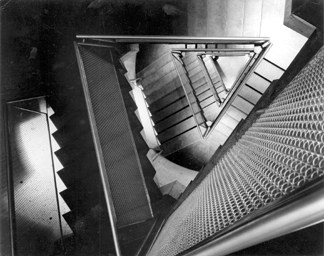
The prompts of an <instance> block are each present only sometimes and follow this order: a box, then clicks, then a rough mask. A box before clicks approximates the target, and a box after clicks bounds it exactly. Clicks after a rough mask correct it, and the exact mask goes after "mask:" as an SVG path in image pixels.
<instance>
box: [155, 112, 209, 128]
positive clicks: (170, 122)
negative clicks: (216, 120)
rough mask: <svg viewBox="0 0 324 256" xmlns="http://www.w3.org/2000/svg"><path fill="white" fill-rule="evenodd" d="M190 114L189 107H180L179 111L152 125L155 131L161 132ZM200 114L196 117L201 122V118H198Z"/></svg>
mask: <svg viewBox="0 0 324 256" xmlns="http://www.w3.org/2000/svg"><path fill="white" fill-rule="evenodd" d="M190 116H192V111H191V109H190V107H189V106H188V107H186V108H184V109H182V110H181V111H179V112H177V113H175V114H174V115H171V116H170V117H168V118H166V119H164V120H163V121H161V122H159V123H158V124H156V125H155V126H154V128H155V130H156V131H157V133H161V132H163V131H164V130H166V129H168V128H170V127H172V126H174V125H175V124H177V123H180V122H181V121H183V120H185V119H187V118H188V117H190ZM199 116H200V115H197V118H198V120H199V121H201V122H203V120H202V119H201V118H199Z"/></svg>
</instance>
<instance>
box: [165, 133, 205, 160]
mask: <svg viewBox="0 0 324 256" xmlns="http://www.w3.org/2000/svg"><path fill="white" fill-rule="evenodd" d="M198 140H201V135H200V133H199V131H198V130H197V128H193V129H191V130H189V131H187V132H185V133H183V134H181V135H180V136H178V137H175V138H174V139H172V140H169V141H168V142H165V143H163V144H162V145H161V149H162V150H163V151H162V155H163V156H168V155H170V154H172V153H173V152H176V151H178V150H180V149H182V148H184V147H186V146H188V145H190V144H192V143H194V142H196V141H198Z"/></svg>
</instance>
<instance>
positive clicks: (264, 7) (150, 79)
mask: <svg viewBox="0 0 324 256" xmlns="http://www.w3.org/2000/svg"><path fill="white" fill-rule="evenodd" d="M284 2H285V1H280V0H275V1H269V0H258V1H252V0H247V1H243V0H238V1H236V0H229V1H221V0H215V1H214V0H203V1H194V0H190V1H189V2H188V35H189V36H211V37H233V36H237V37H258V36H265V37H270V41H271V42H272V43H273V45H272V46H271V48H270V50H269V51H268V53H267V54H266V56H265V58H264V59H263V60H262V61H261V63H260V64H259V66H258V67H257V68H256V70H255V72H254V73H253V74H252V75H251V76H250V78H249V79H248V80H247V81H246V83H245V84H244V86H243V87H242V88H241V90H240V92H239V93H238V95H237V96H236V98H235V100H234V101H233V102H232V103H231V105H230V106H229V108H228V110H227V112H226V113H225V114H224V115H223V116H222V118H221V120H220V121H219V122H218V125H217V126H216V128H215V129H214V130H213V131H212V132H211V133H210V134H209V135H208V139H202V136H201V134H200V132H199V130H198V128H197V125H196V122H195V120H194V116H193V115H192V111H190V108H189V105H188V100H187V99H186V97H185V94H184V90H183V88H182V86H181V80H183V79H181V78H182V76H183V74H179V75H180V77H179V75H178V74H177V72H176V69H175V67H174V63H173V61H172V54H171V52H172V48H175V47H173V46H172V45H169V46H170V50H169V52H168V53H165V51H162V53H161V55H160V57H159V58H158V59H156V60H155V61H154V62H152V63H151V64H150V65H148V66H147V67H145V68H144V69H143V70H141V71H139V72H138V73H137V78H141V80H142V86H143V92H144V94H145V96H146V101H147V103H148V109H149V111H150V113H151V115H152V120H153V123H154V124H155V126H154V128H155V129H156V132H157V138H158V139H159V141H160V143H161V149H162V150H163V151H162V155H164V156H166V157H167V158H168V159H169V160H171V161H174V162H175V163H178V164H181V165H184V166H185V167H189V168H192V169H196V170H199V169H200V168H201V166H203V165H205V164H206V163H207V162H208V161H209V159H210V157H211V156H212V154H213V153H214V152H215V151H216V149H217V148H218V147H219V146H221V145H222V144H224V142H225V141H226V139H227V138H228V136H229V135H230V134H231V132H232V131H233V130H234V129H235V127H236V126H237V124H238V123H239V122H240V120H241V119H244V118H245V117H246V116H247V115H248V114H249V113H250V111H251V110H252V108H253V106H254V105H255V104H256V102H257V101H258V100H259V99H260V97H261V96H262V94H263V93H264V91H265V90H266V89H267V88H268V86H269V85H270V83H271V82H272V81H273V80H275V79H279V78H280V77H281V75H282V74H283V73H284V71H285V69H286V68H287V67H288V66H289V64H290V63H291V61H292V60H293V59H294V57H295V56H296V55H297V53H298V52H299V50H300V49H301V47H302V46H303V44H304V43H305V42H306V40H307V38H305V37H304V36H302V35H300V34H298V33H296V32H294V31H293V30H291V29H289V28H287V27H285V26H284V25H283V13H284V7H285V3H284ZM177 47H178V48H179V46H177ZM182 47H183V48H185V47H189V46H186V45H182ZM191 47H192V45H190V48H191ZM200 47H201V45H195V46H194V48H200ZM208 47H209V46H208V45H206V48H208ZM213 47H216V48H217V47H223V48H224V47H225V48H227V47H228V48H231V47H233V45H231V46H229V45H218V46H217V45H216V46H213ZM163 49H165V46H164V47H163ZM196 56H197V52H195V53H193V52H189V53H186V55H185V56H184V57H183V59H182V60H183V62H184V65H183V66H184V67H185V69H186V71H185V73H187V74H188V75H189V76H188V77H189V78H190V80H191V84H192V86H193V88H194V90H196V96H197V101H198V102H199V103H200V107H201V110H202V111H203V112H204V113H205V116H207V120H205V121H204V122H203V120H199V118H198V124H199V126H200V127H199V128H200V129H201V130H202V132H204V131H205V130H204V129H206V128H208V127H206V126H204V123H206V121H209V120H211V121H212V120H213V119H215V118H216V117H217V115H218V114H219V113H220V110H221V108H222V107H223V106H221V107H219V104H217V103H218V102H217V100H216V99H215V97H212V91H211V90H208V89H207V88H208V86H207V84H206V82H207V80H208V79H209V78H208V75H206V72H205V71H204V70H203V69H202V65H201V64H202V63H200V65H199V59H198V58H197V57H196ZM206 59H207V60H206ZM201 60H202V61H204V64H205V66H206V68H207V71H208V73H209V74H210V75H211V74H213V71H212V69H213V68H214V67H213V66H211V65H210V64H212V62H213V61H214V60H212V59H211V57H210V56H205V57H204V58H201ZM216 61H217V60H216ZM213 75H215V77H213V76H211V77H210V78H211V80H214V81H213V83H215V82H216V81H215V79H217V78H216V74H213ZM214 85H215V84H214ZM215 87H216V90H217V92H218V93H219V95H220V98H221V101H222V99H223V98H224V97H226V89H227V88H225V86H220V85H218V87H217V85H215ZM209 115H211V116H210V117H209ZM182 159H186V160H182ZM190 161H191V162H192V163H193V165H191V164H190Z"/></svg>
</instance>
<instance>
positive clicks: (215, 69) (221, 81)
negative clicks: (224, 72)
mask: <svg viewBox="0 0 324 256" xmlns="http://www.w3.org/2000/svg"><path fill="white" fill-rule="evenodd" d="M206 57H207V58H210V59H211V61H212V63H213V69H214V71H215V73H216V74H217V76H218V77H219V79H220V83H221V86H222V87H223V89H224V90H225V91H226V92H228V91H229V89H227V88H226V86H225V84H224V81H223V79H222V77H221V76H220V74H219V72H218V70H217V68H216V65H215V62H214V61H213V59H212V57H211V56H210V55H206Z"/></svg>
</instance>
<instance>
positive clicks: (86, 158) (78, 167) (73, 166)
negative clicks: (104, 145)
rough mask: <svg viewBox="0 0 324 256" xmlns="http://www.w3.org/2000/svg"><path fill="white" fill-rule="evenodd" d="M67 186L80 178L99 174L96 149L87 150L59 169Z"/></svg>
mask: <svg viewBox="0 0 324 256" xmlns="http://www.w3.org/2000/svg"><path fill="white" fill-rule="evenodd" d="M57 174H58V175H59V176H60V178H61V179H62V181H63V182H64V184H65V186H67V187H71V186H73V185H74V184H75V183H77V182H79V181H80V180H82V179H84V178H86V177H88V176H91V175H94V174H98V175H99V167H98V161H97V156H96V153H95V151H94V150H93V151H92V152H87V153H86V154H84V155H82V156H81V157H80V158H78V159H76V160H75V161H73V162H72V163H70V164H69V165H67V166H65V167H64V168H63V169H62V170H60V171H58V172H57Z"/></svg>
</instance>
